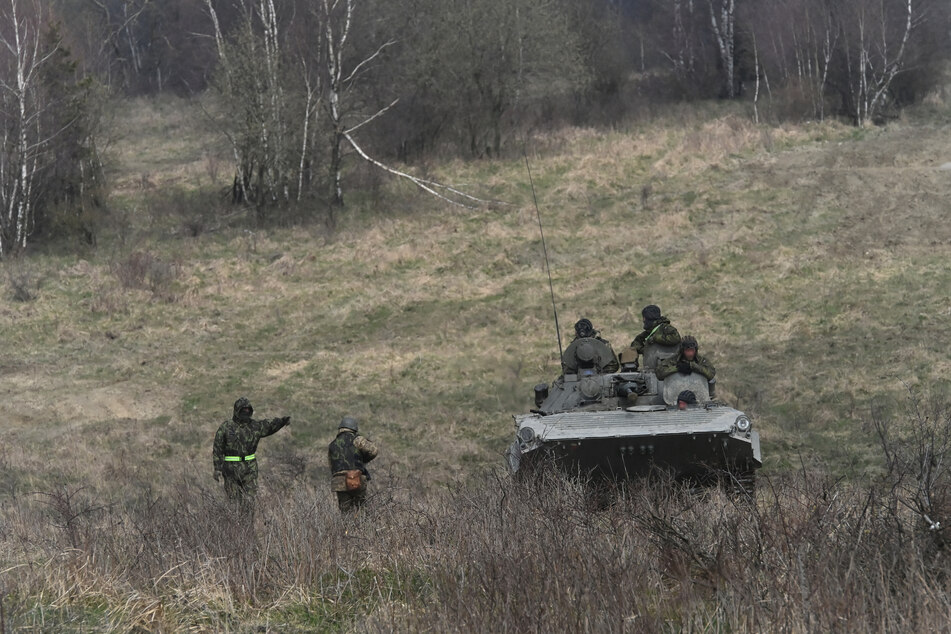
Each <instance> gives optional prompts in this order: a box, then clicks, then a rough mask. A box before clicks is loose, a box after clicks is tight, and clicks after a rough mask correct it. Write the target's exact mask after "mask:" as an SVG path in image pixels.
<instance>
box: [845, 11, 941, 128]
mask: <svg viewBox="0 0 951 634" xmlns="http://www.w3.org/2000/svg"><path fill="white" fill-rule="evenodd" d="M921 17H922V15H921V13H920V12H919V2H918V0H855V1H854V2H848V3H844V2H843V3H840V4H839V5H838V11H837V18H838V22H839V28H840V30H841V32H842V34H843V42H842V44H843V47H842V50H843V55H844V61H845V67H846V73H847V77H848V79H847V81H848V90H849V97H850V101H851V104H850V105H851V107H852V117H853V120H854V121H855V123H856V124H857V125H865V124H866V123H868V122H870V121H872V120H873V119H874V118H875V117H876V116H877V115H878V114H879V113H880V111H881V109H882V107H883V106H884V105H885V104H886V102H887V100H888V97H889V92H888V91H889V88H890V87H891V84H892V81H893V80H894V79H895V76H896V75H897V74H898V73H899V72H901V70H902V67H903V63H904V61H905V53H906V51H907V48H908V42H909V38H910V37H911V34H912V31H913V30H914V29H915V27H916V26H917V24H918V23H919V20H920V19H921Z"/></svg>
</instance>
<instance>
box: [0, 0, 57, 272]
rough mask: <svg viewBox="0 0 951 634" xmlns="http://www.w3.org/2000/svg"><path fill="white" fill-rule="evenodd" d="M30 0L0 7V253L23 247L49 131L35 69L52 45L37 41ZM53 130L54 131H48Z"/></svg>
mask: <svg viewBox="0 0 951 634" xmlns="http://www.w3.org/2000/svg"><path fill="white" fill-rule="evenodd" d="M43 26H44V25H43V21H42V11H41V8H40V6H39V5H38V3H37V2H36V0H32V1H31V0H4V5H3V8H2V9H0V91H2V94H0V104H2V111H3V114H2V119H3V120H2V125H3V139H2V143H3V145H2V150H0V257H3V256H5V255H6V254H8V253H9V252H11V251H14V250H17V249H22V248H25V247H26V245H27V239H28V238H29V236H30V234H31V233H32V231H33V228H34V223H35V212H36V202H37V198H38V194H39V193H40V192H39V188H38V183H37V174H38V172H39V171H40V169H41V160H42V158H43V152H44V150H45V149H46V145H47V144H48V143H49V141H50V137H47V136H45V134H44V130H43V126H42V125H41V123H42V116H43V114H44V109H45V108H46V105H45V104H44V103H43V101H42V98H41V92H40V85H39V84H40V72H41V70H42V67H43V65H44V64H46V63H47V62H48V61H49V60H50V59H51V58H52V56H53V54H54V52H55V49H54V50H44V48H43V46H42V42H41V40H42V29H43ZM54 134H55V132H54Z"/></svg>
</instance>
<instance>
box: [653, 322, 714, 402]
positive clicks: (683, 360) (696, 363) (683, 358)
mask: <svg viewBox="0 0 951 634" xmlns="http://www.w3.org/2000/svg"><path fill="white" fill-rule="evenodd" d="M699 348H700V346H699V345H698V344H697V340H696V338H695V337H693V336H692V335H687V336H686V337H684V338H683V341H681V342H680V352H678V353H677V354H675V355H674V356H672V357H670V358H669V359H665V360H663V361H661V362H660V364H658V366H657V370H656V374H657V378H658V379H665V378H667V377H668V376H670V375H671V374H674V373H675V372H679V373H681V374H693V373H694V372H696V373H697V374H699V375H700V376H702V377H704V378H705V379H707V381H708V382H709V384H710V397H711V398H712V397H713V395H714V384H715V382H716V379H715V378H714V377H716V374H717V370H716V368H714V367H713V364H712V363H710V362H709V361H708V360H707V359H705V358H704V357H702V356H700V353H699V352H698V350H699Z"/></svg>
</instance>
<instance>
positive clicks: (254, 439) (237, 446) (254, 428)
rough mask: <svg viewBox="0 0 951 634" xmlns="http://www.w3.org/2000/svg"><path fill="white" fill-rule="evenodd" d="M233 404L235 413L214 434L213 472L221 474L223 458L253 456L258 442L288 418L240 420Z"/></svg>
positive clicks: (223, 464) (236, 406)
mask: <svg viewBox="0 0 951 634" xmlns="http://www.w3.org/2000/svg"><path fill="white" fill-rule="evenodd" d="M243 400H244V399H241V400H239V401H238V403H235V413H234V416H233V417H232V418H231V420H226V421H225V422H223V423H221V426H220V427H219V428H218V432H217V433H216V434H215V446H214V451H213V452H212V460H213V461H214V464H215V471H217V472H221V471H222V470H223V468H224V466H225V465H226V464H229V463H228V462H226V461H225V456H241V457H242V458H244V457H245V456H251V455H254V452H255V451H257V449H258V441H259V440H261V439H262V438H264V437H265V436H270V435H271V434H273V433H274V432H276V431H277V430H279V429H281V428H282V427H284V425H286V424H287V423H288V421H289V420H290V419H289V418H286V417H285V418H272V419H270V420H254V419H252V418H245V419H241V418H240V417H239V416H238V410H239V403H241V401H243ZM230 464H232V465H238V464H242V465H243V464H245V461H242V462H232V463H230Z"/></svg>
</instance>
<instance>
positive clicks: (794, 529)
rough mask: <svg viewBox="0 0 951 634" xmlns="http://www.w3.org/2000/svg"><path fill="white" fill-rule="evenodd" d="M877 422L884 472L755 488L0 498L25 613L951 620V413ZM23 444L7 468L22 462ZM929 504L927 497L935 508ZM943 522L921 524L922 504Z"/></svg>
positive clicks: (858, 622)
mask: <svg viewBox="0 0 951 634" xmlns="http://www.w3.org/2000/svg"><path fill="white" fill-rule="evenodd" d="M913 405H914V406H913V407H912V408H911V410H910V411H911V414H910V420H901V424H900V425H891V424H889V423H886V422H883V421H881V420H878V421H877V422H876V424H875V428H877V429H878V430H879V436H880V438H881V439H882V444H883V446H884V447H885V448H886V450H887V452H886V453H887V454H888V456H889V457H890V458H889V459H888V460H887V461H886V462H887V465H886V466H887V469H886V472H885V473H884V475H883V476H882V477H881V478H880V479H879V480H877V481H875V482H869V483H855V482H846V481H844V480H834V479H831V478H829V477H826V476H824V475H821V474H817V473H813V472H809V471H807V470H805V469H803V470H802V471H800V472H798V473H790V474H787V475H784V476H781V477H775V478H761V480H760V486H759V493H758V495H757V497H756V499H755V500H751V499H736V498H733V497H730V496H727V495H724V494H723V493H721V492H720V491H718V490H716V489H709V490H705V491H701V492H697V491H691V490H687V489H682V488H678V487H677V486H676V485H675V484H674V483H672V482H669V481H665V480H663V479H662V478H660V477H657V478H654V479H651V480H647V481H641V482H635V483H630V484H627V485H624V486H619V487H616V488H613V489H610V490H608V491H604V490H603V489H599V488H597V487H595V486H594V485H592V484H591V483H587V482H583V481H580V480H578V479H575V478H568V477H564V476H562V475H560V474H557V473H554V472H550V471H549V472H542V473H539V474H536V475H534V476H530V477H524V478H510V477H508V476H501V475H498V474H485V475H484V476H482V477H481V478H479V479H478V480H477V481H475V482H472V483H470V484H466V485H457V486H451V487H431V489H430V492H428V493H425V494H422V493H420V494H417V493H415V491H416V488H417V484H418V483H416V482H412V483H410V482H397V481H394V480H393V479H392V478H390V479H388V481H387V480H386V479H385V478H383V477H382V474H381V477H379V478H378V479H379V480H381V481H380V482H375V483H374V484H375V485H376V488H375V489H374V493H375V495H374V497H373V500H372V503H371V504H370V505H369V507H368V508H367V509H365V510H364V511H362V512H361V513H360V514H358V515H356V516H354V517H346V518H341V517H340V515H339V514H338V513H337V511H336V508H335V505H334V504H333V500H332V497H331V495H330V493H329V492H328V491H326V490H325V489H322V488H321V489H314V488H313V487H311V486H309V485H307V484H305V483H303V482H298V483H296V484H294V485H292V486H289V487H287V488H285V489H284V490H283V491H282V493H281V494H280V495H277V494H276V493H274V492H271V493H267V492H264V493H262V496H261V499H260V500H259V505H258V509H257V514H256V516H255V517H254V519H253V523H251V524H249V523H247V522H245V521H244V520H242V518H241V517H239V516H236V515H235V514H234V513H233V512H232V510H231V509H230V508H229V507H228V505H227V503H226V502H225V501H223V500H222V499H221V497H220V495H219V492H218V491H217V490H209V489H206V488H203V487H201V486H199V485H196V484H189V481H188V480H185V481H184V482H183V484H182V485H181V486H180V487H179V488H178V489H176V490H175V493H173V494H170V495H165V496H158V495H154V494H152V493H151V492H150V491H149V490H148V489H142V490H141V491H140V492H139V494H138V495H135V496H132V495H127V496H125V497H124V498H123V499H121V500H107V499H92V497H93V496H92V495H91V494H89V495H87V489H84V488H82V487H81V486H79V485H75V484H64V485H63V486H61V487H58V488H53V489H51V490H48V491H45V492H42V493H30V494H23V493H18V492H16V491H11V492H9V493H7V494H5V497H6V498H7V499H6V502H5V503H4V505H3V507H2V508H0V549H2V550H0V555H2V575H0V593H2V596H0V599H2V606H3V609H2V611H0V621H2V626H3V627H4V628H7V629H18V628H25V629H48V630H57V631H63V630H70V629H73V630H84V631H89V630H90V629H92V630H96V629H100V630H107V629H108V630H112V629H127V630H128V629H132V628H142V629H140V630H138V631H168V632H171V631H182V630H184V629H187V628H194V629H198V630H226V631H259V630H260V628H264V630H265V631H267V630H269V629H271V630H273V631H288V630H319V631H326V630H353V629H357V630H361V631H364V630H365V631H478V632H483V631H493V632H495V631H499V632H509V631H512V632H522V631H597V632H601V631H607V632H623V631H632V632H654V631H755V632H762V631H783V632H813V631H843V630H850V631H938V630H942V629H944V628H946V626H947V623H948V622H951V595H949V592H948V590H949V588H948V585H949V581H948V573H949V572H951V564H949V562H948V561H947V555H946V553H945V549H944V540H943V538H942V534H943V530H944V529H942V528H941V527H940V526H939V525H938V523H940V522H943V521H945V518H947V517H948V516H949V514H948V511H949V510H951V507H949V506H948V504H949V502H948V500H949V497H948V495H947V493H948V491H949V490H951V488H949V481H948V471H947V468H946V464H947V458H948V457H949V455H951V451H949V443H948V440H949V439H951V416H949V415H948V413H947V410H946V409H942V408H940V407H938V408H933V409H927V408H925V407H923V406H921V405H920V404H919V403H914V404H913ZM11 460H12V459H11V458H9V457H4V458H3V460H0V463H2V464H0V468H2V469H3V470H4V471H7V470H9V469H11V468H12V467H13V466H15V465H11V464H10V462H11ZM925 504H927V505H930V506H923V505H925ZM926 514H927V515H928V517H929V521H923V517H924V515H926Z"/></svg>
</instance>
